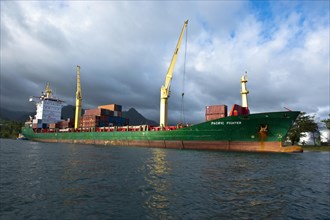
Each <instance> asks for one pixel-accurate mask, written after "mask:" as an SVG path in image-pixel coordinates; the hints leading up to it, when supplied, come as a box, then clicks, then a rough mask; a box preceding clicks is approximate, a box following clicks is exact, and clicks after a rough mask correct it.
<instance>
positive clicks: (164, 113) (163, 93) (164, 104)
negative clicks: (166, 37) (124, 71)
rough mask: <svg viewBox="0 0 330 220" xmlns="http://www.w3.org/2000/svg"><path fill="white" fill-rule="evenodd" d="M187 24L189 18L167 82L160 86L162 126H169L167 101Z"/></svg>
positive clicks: (183, 28)
mask: <svg viewBox="0 0 330 220" xmlns="http://www.w3.org/2000/svg"><path fill="white" fill-rule="evenodd" d="M187 25H188V20H186V21H185V22H184V24H183V27H182V31H181V34H180V37H179V40H178V43H177V45H176V48H175V51H174V54H173V57H172V60H171V63H170V66H169V68H168V70H167V74H166V79H165V84H164V85H163V86H162V87H161V88H160V122H159V124H160V126H161V127H164V126H167V120H168V106H167V101H168V98H169V97H170V85H171V80H172V75H173V70H174V66H175V63H176V60H177V58H178V53H179V49H180V45H181V41H182V37H183V34H184V31H185V29H186V28H187Z"/></svg>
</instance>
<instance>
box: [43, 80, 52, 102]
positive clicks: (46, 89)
mask: <svg viewBox="0 0 330 220" xmlns="http://www.w3.org/2000/svg"><path fill="white" fill-rule="evenodd" d="M44 93H45V95H46V97H47V98H50V97H51V96H52V90H51V88H50V84H49V82H47V83H46V88H45V92H44Z"/></svg>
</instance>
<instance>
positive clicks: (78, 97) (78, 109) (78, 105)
mask: <svg viewBox="0 0 330 220" xmlns="http://www.w3.org/2000/svg"><path fill="white" fill-rule="evenodd" d="M81 100H82V96H81V87H80V66H79V65H78V66H77V91H76V114H75V119H74V128H75V129H77V128H79V124H80V117H81Z"/></svg>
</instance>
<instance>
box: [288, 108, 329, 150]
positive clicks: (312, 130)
mask: <svg viewBox="0 0 330 220" xmlns="http://www.w3.org/2000/svg"><path fill="white" fill-rule="evenodd" d="M329 120H330V119H326V120H322V121H321V122H322V123H324V124H325V127H326V128H327V129H330V128H329V125H330V124H329ZM307 134H311V138H312V140H313V143H314V146H320V145H322V141H321V132H320V127H319V124H318V123H317V122H315V116H312V115H307V114H306V113H305V112H302V113H301V114H300V115H299V116H298V117H297V119H296V121H295V122H294V124H293V126H292V128H291V129H290V130H289V132H288V135H287V139H288V140H289V141H290V142H291V145H295V144H298V143H299V142H301V139H302V138H304V137H306V136H307ZM326 139H327V141H328V142H329V141H330V140H329V138H328V137H327V138H326ZM302 142H303V143H302V144H303V145H305V142H304V141H302Z"/></svg>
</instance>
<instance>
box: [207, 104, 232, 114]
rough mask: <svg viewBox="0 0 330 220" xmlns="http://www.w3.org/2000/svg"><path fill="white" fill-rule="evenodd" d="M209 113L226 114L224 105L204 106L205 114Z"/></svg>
mask: <svg viewBox="0 0 330 220" xmlns="http://www.w3.org/2000/svg"><path fill="white" fill-rule="evenodd" d="M210 114H225V115H226V116H227V106H226V105H211V106H206V107H205V115H210Z"/></svg>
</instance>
